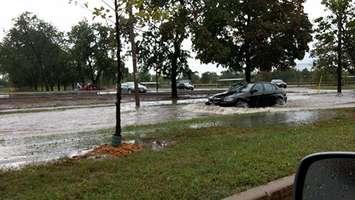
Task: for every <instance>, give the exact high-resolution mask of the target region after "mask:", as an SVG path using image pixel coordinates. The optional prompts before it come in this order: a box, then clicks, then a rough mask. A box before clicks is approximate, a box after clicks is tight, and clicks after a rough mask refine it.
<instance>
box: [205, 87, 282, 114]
mask: <svg viewBox="0 0 355 200" xmlns="http://www.w3.org/2000/svg"><path fill="white" fill-rule="evenodd" d="M286 102H287V95H286V92H285V91H284V90H282V89H280V88H279V87H277V86H276V85H274V84H271V83H250V84H245V85H243V86H236V87H232V88H231V89H229V90H228V91H226V92H223V93H220V94H216V95H214V96H212V97H210V98H209V99H208V102H207V103H206V105H218V106H236V107H244V108H248V107H268V106H274V105H284V104H286Z"/></svg>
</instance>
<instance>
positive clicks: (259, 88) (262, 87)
mask: <svg viewBox="0 0 355 200" xmlns="http://www.w3.org/2000/svg"><path fill="white" fill-rule="evenodd" d="M253 89H254V90H257V91H258V92H264V86H263V85H262V84H256V85H255V86H254V88H253Z"/></svg>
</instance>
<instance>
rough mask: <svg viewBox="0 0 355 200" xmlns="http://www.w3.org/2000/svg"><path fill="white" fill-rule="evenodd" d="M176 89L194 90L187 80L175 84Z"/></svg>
mask: <svg viewBox="0 0 355 200" xmlns="http://www.w3.org/2000/svg"><path fill="white" fill-rule="evenodd" d="M177 88H178V89H180V90H194V89H195V86H194V85H192V83H191V81H189V80H181V81H178V82H177Z"/></svg>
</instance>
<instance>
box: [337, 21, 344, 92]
mask: <svg viewBox="0 0 355 200" xmlns="http://www.w3.org/2000/svg"><path fill="white" fill-rule="evenodd" d="M342 18H343V17H342V15H340V16H338V50H337V51H338V52H337V53H338V68H337V75H338V94H341V93H342V72H343V66H342V65H343V64H342V62H343V60H342V59H343V58H342V48H343V47H342V46H343V28H342V27H343V20H342Z"/></svg>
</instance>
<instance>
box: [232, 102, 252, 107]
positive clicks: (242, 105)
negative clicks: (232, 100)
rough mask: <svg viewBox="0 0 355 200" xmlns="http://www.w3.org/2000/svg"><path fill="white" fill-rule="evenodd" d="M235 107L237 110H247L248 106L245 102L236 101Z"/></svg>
mask: <svg viewBox="0 0 355 200" xmlns="http://www.w3.org/2000/svg"><path fill="white" fill-rule="evenodd" d="M235 106H236V107H238V108H249V104H248V103H247V102H245V101H238V102H237V104H236V105H235Z"/></svg>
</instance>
